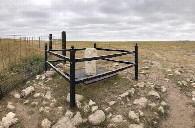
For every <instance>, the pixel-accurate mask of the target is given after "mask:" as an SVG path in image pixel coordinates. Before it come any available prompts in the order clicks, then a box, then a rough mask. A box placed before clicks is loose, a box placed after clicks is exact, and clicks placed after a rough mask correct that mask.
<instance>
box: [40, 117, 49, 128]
mask: <svg viewBox="0 0 195 128" xmlns="http://www.w3.org/2000/svg"><path fill="white" fill-rule="evenodd" d="M41 126H42V127H43V128H50V127H51V122H50V121H49V120H48V119H47V118H46V119H44V120H43V121H42V122H41Z"/></svg>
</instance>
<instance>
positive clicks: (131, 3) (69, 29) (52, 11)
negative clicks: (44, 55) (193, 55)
mask: <svg viewBox="0 0 195 128" xmlns="http://www.w3.org/2000/svg"><path fill="white" fill-rule="evenodd" d="M62 31H66V33H67V40H99V41H103V40H107V41H113V40H116V41H117V40H120V41H133V40H140V41H142V40H195V0H0V36H1V37H3V36H5V35H13V34H19V35H26V36H48V34H49V33H52V34H53V35H55V36H56V38H59V37H60V36H61V32H62Z"/></svg>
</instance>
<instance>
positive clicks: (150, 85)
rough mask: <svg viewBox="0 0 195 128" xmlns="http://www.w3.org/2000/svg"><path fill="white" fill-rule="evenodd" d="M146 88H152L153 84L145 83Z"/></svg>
mask: <svg viewBox="0 0 195 128" xmlns="http://www.w3.org/2000/svg"><path fill="white" fill-rule="evenodd" d="M146 87H149V88H154V84H153V83H150V82H147V83H146Z"/></svg>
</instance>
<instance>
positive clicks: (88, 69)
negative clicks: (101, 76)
mask: <svg viewBox="0 0 195 128" xmlns="http://www.w3.org/2000/svg"><path fill="white" fill-rule="evenodd" d="M94 56H97V50H96V49H95V48H86V49H85V57H86V58H88V57H94ZM85 73H86V75H95V74H96V60H92V61H85Z"/></svg>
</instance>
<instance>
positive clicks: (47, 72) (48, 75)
mask: <svg viewBox="0 0 195 128" xmlns="http://www.w3.org/2000/svg"><path fill="white" fill-rule="evenodd" d="M54 74H55V72H54V71H46V73H45V77H47V78H50V77H53V76H54Z"/></svg>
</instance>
